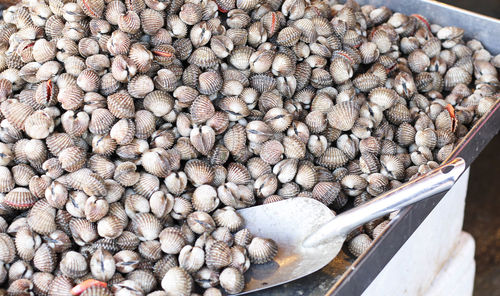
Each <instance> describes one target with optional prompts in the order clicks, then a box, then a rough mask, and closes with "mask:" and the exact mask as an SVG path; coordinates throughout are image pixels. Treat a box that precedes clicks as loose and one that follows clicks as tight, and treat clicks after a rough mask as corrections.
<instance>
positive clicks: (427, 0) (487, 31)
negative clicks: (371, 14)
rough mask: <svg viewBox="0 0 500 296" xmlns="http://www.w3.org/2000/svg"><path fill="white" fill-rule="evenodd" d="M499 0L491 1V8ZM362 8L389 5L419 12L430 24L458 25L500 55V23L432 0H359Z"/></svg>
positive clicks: (410, 12) (401, 10) (399, 10)
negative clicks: (368, 5)
mask: <svg viewBox="0 0 500 296" xmlns="http://www.w3.org/2000/svg"><path fill="white" fill-rule="evenodd" d="M496 1H498V0H492V5H493V3H495V2H496ZM356 2H358V3H359V4H360V5H365V4H370V5H374V6H377V7H378V6H386V7H388V8H390V9H391V10H393V11H397V12H401V13H404V14H413V13H418V14H421V15H423V16H424V17H426V18H427V19H428V20H429V21H430V22H431V23H436V24H439V25H441V26H457V27H460V28H462V29H464V30H465V34H464V36H465V38H466V39H472V38H474V39H477V40H480V41H481V42H482V43H483V46H484V47H485V48H486V49H487V50H489V51H490V52H491V53H492V54H495V55H496V54H499V53H500V37H499V33H500V20H499V19H496V18H492V17H489V16H485V15H482V14H479V13H475V12H471V11H468V10H465V9H461V8H458V7H454V6H451V5H448V4H444V3H441V2H438V1H432V0H409V1H404V0H357V1H356Z"/></svg>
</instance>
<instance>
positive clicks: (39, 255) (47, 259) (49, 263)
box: [33, 244, 57, 272]
mask: <svg viewBox="0 0 500 296" xmlns="http://www.w3.org/2000/svg"><path fill="white" fill-rule="evenodd" d="M56 264H57V257H56V254H55V253H54V251H53V250H52V249H51V248H50V247H49V246H48V245H47V244H42V245H41V246H40V247H39V248H38V249H37V250H36V252H35V256H34V257H33V265H34V266H35V268H37V269H38V270H40V271H42V272H52V271H53V270H54V268H55V267H56Z"/></svg>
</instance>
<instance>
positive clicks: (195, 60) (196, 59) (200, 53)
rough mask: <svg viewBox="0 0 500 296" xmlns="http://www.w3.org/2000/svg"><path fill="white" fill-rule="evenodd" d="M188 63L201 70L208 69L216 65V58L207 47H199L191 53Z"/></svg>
mask: <svg viewBox="0 0 500 296" xmlns="http://www.w3.org/2000/svg"><path fill="white" fill-rule="evenodd" d="M188 62H189V63H190V64H194V65H196V66H198V67H201V68H210V67H213V66H215V65H216V64H217V62H218V58H217V56H216V55H215V53H214V52H213V50H212V49H210V48H208V47H199V48H197V49H196V50H195V51H193V53H192V54H191V56H190V57H189V59H188Z"/></svg>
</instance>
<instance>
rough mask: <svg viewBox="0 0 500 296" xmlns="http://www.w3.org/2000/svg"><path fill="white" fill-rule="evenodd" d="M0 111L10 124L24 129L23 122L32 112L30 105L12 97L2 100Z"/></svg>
mask: <svg viewBox="0 0 500 296" xmlns="http://www.w3.org/2000/svg"><path fill="white" fill-rule="evenodd" d="M0 111H1V112H2V114H3V116H5V118H6V119H7V121H9V123H10V124H12V125H13V126H14V127H16V128H18V129H20V130H24V122H25V121H26V119H27V118H28V117H29V116H30V115H31V114H33V112H34V110H33V108H32V107H31V106H29V105H26V104H23V103H20V102H18V101H17V100H13V99H9V100H6V101H4V102H2V104H1V105H0Z"/></svg>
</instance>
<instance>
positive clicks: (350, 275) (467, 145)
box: [252, 0, 500, 296]
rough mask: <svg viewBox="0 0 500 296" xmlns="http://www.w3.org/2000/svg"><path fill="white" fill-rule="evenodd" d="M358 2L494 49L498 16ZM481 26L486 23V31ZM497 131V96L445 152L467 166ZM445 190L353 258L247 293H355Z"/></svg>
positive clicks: (419, 2) (393, 0)
mask: <svg viewBox="0 0 500 296" xmlns="http://www.w3.org/2000/svg"><path fill="white" fill-rule="evenodd" d="M357 2H358V3H359V4H360V5H365V4H371V5H374V6H377V7H378V6H387V7H388V8H390V9H391V10H393V11H397V12H401V13H405V14H413V13H418V14H421V15H423V16H425V17H426V18H427V19H428V20H429V21H430V22H431V23H436V24H439V25H442V26H446V25H450V26H451V25H454V26H459V27H461V28H463V29H464V30H465V37H464V38H465V39H466V40H468V39H472V38H475V39H477V40H480V41H481V42H482V43H483V45H484V47H485V48H486V49H487V50H489V51H490V52H491V53H492V54H499V53H500V38H498V35H497V34H492V33H491V32H500V20H498V19H494V18H491V17H487V16H484V15H480V14H477V13H473V12H470V11H467V10H464V9H460V8H456V7H453V6H450V5H447V4H443V3H440V2H437V1H430V0H412V1H404V0H357ZM485 28H488V29H487V30H486V29H485ZM499 130H500V100H499V101H497V103H496V104H495V105H494V106H492V108H491V109H490V111H489V112H488V113H487V114H485V115H484V116H483V117H482V118H481V119H480V120H479V121H478V122H477V123H476V124H475V126H474V127H473V128H472V129H471V130H470V131H469V133H468V134H467V135H466V137H464V138H463V139H462V141H461V143H460V144H459V145H457V147H456V148H455V150H454V151H453V153H452V155H451V156H450V157H449V158H450V159H451V158H454V157H458V156H460V157H462V158H463V159H465V161H466V163H467V167H469V166H470V165H471V163H472V162H473V161H474V159H476V157H477V156H478V155H479V153H480V152H481V151H482V150H483V149H484V148H485V147H486V145H487V144H488V143H489V141H490V140H491V139H492V138H493V137H494V136H495V135H496V134H497V133H498V131H499ZM445 194H446V192H444V193H441V194H438V195H436V196H434V197H431V198H430V199H427V200H424V201H421V202H419V203H417V204H415V205H413V206H411V207H408V208H406V209H404V210H402V211H401V212H400V213H399V215H398V217H397V218H396V219H394V220H392V221H391V223H390V224H389V226H388V227H387V228H386V229H385V230H384V233H383V234H382V235H381V236H379V237H378V238H377V239H376V240H374V242H373V244H372V245H371V247H370V248H369V249H368V251H367V252H365V253H364V254H363V255H361V256H360V257H358V258H357V259H355V260H354V259H353V258H352V257H350V256H349V255H347V254H346V253H345V252H344V251H341V252H340V253H339V255H338V256H337V257H336V258H335V259H334V260H333V261H332V262H330V264H328V265H327V266H325V267H324V268H323V269H321V270H319V271H317V272H315V273H313V274H311V275H309V276H306V277H304V278H302V279H299V280H297V281H294V282H290V283H287V284H284V285H281V286H278V287H274V288H270V289H267V290H263V291H259V292H256V293H253V294H252V295H262V296H271V295H272V296H275V295H276V296H277V295H304V296H319V295H336V296H341V295H342V296H343V295H349V296H352V295H361V294H362V293H363V291H364V290H365V289H366V288H367V287H368V286H369V285H370V283H371V282H372V281H373V280H374V279H375V278H376V277H377V275H378V274H379V273H380V271H382V269H383V268H384V266H385V265H386V264H387V263H388V262H389V261H390V260H391V258H392V257H393V256H394V255H395V254H396V253H397V251H398V250H399V249H400V248H401V246H402V245H403V244H404V243H405V242H406V241H407V240H408V238H409V237H410V236H411V235H412V234H413V232H414V231H415V230H416V229H417V228H418V226H419V225H420V224H421V223H422V221H424V220H425V218H426V217H427V215H429V213H430V212H431V211H432V210H433V209H434V207H435V206H436V205H437V204H438V203H439V201H440V200H441V198H443V196H444V195H445Z"/></svg>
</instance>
